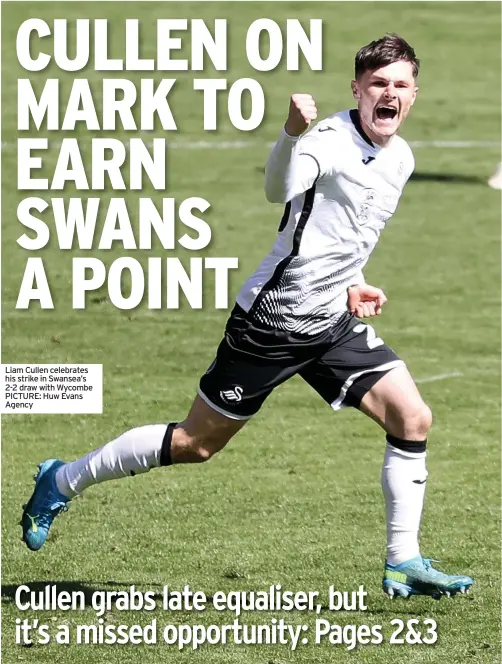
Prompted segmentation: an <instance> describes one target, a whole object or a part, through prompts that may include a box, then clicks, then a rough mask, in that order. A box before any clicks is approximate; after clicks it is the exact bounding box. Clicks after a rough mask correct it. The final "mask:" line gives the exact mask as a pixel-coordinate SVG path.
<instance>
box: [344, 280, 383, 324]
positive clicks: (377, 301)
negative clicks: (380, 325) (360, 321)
mask: <svg viewBox="0 0 502 664" xmlns="http://www.w3.org/2000/svg"><path fill="white" fill-rule="evenodd" d="M347 293H348V296H349V297H348V309H349V311H350V313H352V314H355V315H356V316H357V317H358V318H369V317H370V316H379V315H380V314H381V313H382V307H383V305H384V304H385V303H386V302H387V298H386V297H385V293H384V292H383V290H381V289H380V288H375V287H374V286H370V285H369V284H360V285H359V286H349V288H348V289H347Z"/></svg>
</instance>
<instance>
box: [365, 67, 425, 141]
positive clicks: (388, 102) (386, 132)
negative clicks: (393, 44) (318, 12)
mask: <svg viewBox="0 0 502 664" xmlns="http://www.w3.org/2000/svg"><path fill="white" fill-rule="evenodd" d="M417 90H418V88H417V86H416V83H415V78H414V76H413V66H412V64H411V62H406V61H404V60H398V61H397V62H393V63H392V64H390V65H387V66H385V67H381V68H380V69H375V70H373V71H366V72H364V74H363V75H362V76H361V77H360V78H359V79H358V80H356V81H352V92H353V94H354V97H355V99H357V102H358V109H359V116H360V119H361V124H362V126H363V129H364V130H365V132H366V133H367V134H368V136H369V137H370V138H371V139H372V140H373V141H374V142H375V143H377V144H379V145H385V144H386V143H387V142H388V141H389V140H390V139H391V138H392V136H394V134H395V133H396V132H397V130H398V129H399V127H400V126H401V124H402V123H403V121H404V119H405V118H406V116H407V115H408V112H409V110H410V108H411V106H412V105H413V103H414V101H415V97H416V96H417Z"/></svg>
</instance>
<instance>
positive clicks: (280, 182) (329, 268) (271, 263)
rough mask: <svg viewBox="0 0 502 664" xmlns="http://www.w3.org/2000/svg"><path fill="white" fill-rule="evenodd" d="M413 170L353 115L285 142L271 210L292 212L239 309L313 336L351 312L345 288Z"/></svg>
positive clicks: (396, 141) (270, 168)
mask: <svg viewBox="0 0 502 664" xmlns="http://www.w3.org/2000/svg"><path fill="white" fill-rule="evenodd" d="M413 168H414V159H413V154H412V152H411V149H410V147H409V146H408V144H407V143H406V141H404V140H403V139H402V138H400V137H399V136H394V138H393V139H392V140H391V141H390V143H389V144H388V145H387V146H386V147H383V148H382V147H380V146H378V145H376V144H374V143H373V142H372V141H371V140H370V139H369V138H368V136H367V135H366V134H365V133H364V131H363V129H362V127H361V124H360V121H359V114H358V112H357V110H350V111H348V110H347V111H343V112H341V113H336V114H335V115H332V116H331V117H329V118H327V119H325V120H323V121H321V122H319V123H318V124H317V125H316V127H315V128H314V129H312V130H311V131H309V132H308V133H307V134H305V135H304V136H302V137H301V138H300V139H297V138H294V137H290V136H288V135H287V134H286V133H285V132H283V133H282V135H281V137H280V139H279V141H278V142H277V144H276V146H275V147H274V149H273V151H272V153H271V155H270V157H269V160H268V162H267V169H266V184H265V188H266V192H267V197H268V198H269V200H271V201H273V202H282V203H286V207H285V210H284V214H283V216H282V220H281V223H280V226H279V234H278V236H277V240H276V242H275V244H274V246H273V248H272V251H271V252H270V253H269V254H268V256H266V257H265V259H264V260H263V261H262V263H261V264H260V266H259V267H258V269H257V270H256V272H255V273H254V274H253V275H252V276H251V277H250V278H249V279H248V280H247V281H246V283H245V284H244V286H243V287H242V289H241V291H240V292H239V295H238V296H237V303H238V304H239V305H240V306H241V307H242V308H243V309H244V310H245V311H247V312H251V313H252V315H253V317H254V318H255V319H257V320H258V321H260V322H262V323H265V324H266V325H269V326H272V327H274V328H277V329H280V330H285V331H288V332H296V333H300V334H307V335H312V334H317V333H319V332H321V331H323V330H324V329H326V328H327V327H329V326H330V325H332V324H333V323H334V322H336V320H337V319H338V318H339V317H340V315H341V314H342V312H344V311H346V310H347V288H348V287H349V286H351V285H354V284H358V283H363V282H364V277H363V275H362V269H363V268H364V266H365V265H366V263H367V261H368V258H369V256H370V254H371V252H372V251H373V249H374V247H375V245H376V243H377V241H378V238H379V237H380V233H381V231H382V230H383V228H384V227H385V224H386V223H387V221H388V220H389V219H390V218H391V216H392V215H393V214H394V212H395V211H396V208H397V204H398V201H399V198H400V196H401V193H402V190H403V187H404V185H405V183H406V181H407V180H408V178H409V177H410V175H411V173H412V171H413Z"/></svg>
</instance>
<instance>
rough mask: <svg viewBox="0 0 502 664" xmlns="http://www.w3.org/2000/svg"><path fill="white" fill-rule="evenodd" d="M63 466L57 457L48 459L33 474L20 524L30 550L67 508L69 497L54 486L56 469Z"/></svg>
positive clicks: (34, 548) (39, 545)
mask: <svg viewBox="0 0 502 664" xmlns="http://www.w3.org/2000/svg"><path fill="white" fill-rule="evenodd" d="M61 466H64V463H63V462H62V461H58V459H48V460H47V461H44V462H43V463H41V464H39V465H38V469H39V470H38V473H37V475H35V476H34V480H35V489H34V491H33V493H32V495H31V498H30V499H29V501H28V503H27V504H26V505H23V516H22V518H21V522H20V525H21V526H22V528H23V541H24V542H25V543H26V545H27V547H28V548H29V549H31V550H32V551H38V549H40V548H41V547H42V546H43V545H44V544H45V540H46V539H47V535H48V534H49V529H50V527H51V525H52V522H53V521H54V519H55V517H56V516H57V515H58V514H60V513H61V512H63V511H64V512H66V510H67V509H68V507H67V503H68V502H69V501H70V498H68V497H67V496H63V494H62V493H61V492H60V491H59V489H58V488H57V486H56V471H57V469H58V468H60V467H61Z"/></svg>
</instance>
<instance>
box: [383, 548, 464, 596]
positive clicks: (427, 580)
mask: <svg viewBox="0 0 502 664" xmlns="http://www.w3.org/2000/svg"><path fill="white" fill-rule="evenodd" d="M433 562H439V561H437V560H432V559H431V558H422V556H417V557H416V558H411V560H406V561H405V562H404V563H400V564H399V565H389V563H385V569H384V575H383V582H382V586H383V590H384V592H385V593H386V594H387V595H388V596H389V597H390V598H391V599H393V598H394V597H405V598H409V597H411V595H430V597H434V599H441V597H442V596H443V595H444V596H445V597H453V596H454V595H456V594H457V593H462V594H464V593H468V592H469V589H470V587H471V586H472V584H473V583H474V581H473V580H472V579H471V578H470V577H469V576H455V575H449V574H444V572H440V571H438V570H437V569H434V567H432V563H433Z"/></svg>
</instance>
